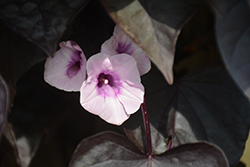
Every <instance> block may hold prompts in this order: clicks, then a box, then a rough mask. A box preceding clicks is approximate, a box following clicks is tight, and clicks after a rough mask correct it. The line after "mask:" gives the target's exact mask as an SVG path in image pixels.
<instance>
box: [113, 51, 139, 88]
mask: <svg viewBox="0 0 250 167" xmlns="http://www.w3.org/2000/svg"><path fill="white" fill-rule="evenodd" d="M110 59H111V61H112V64H113V71H114V72H115V73H116V74H117V75H118V76H119V78H120V80H121V81H126V82H130V83H133V84H135V83H136V84H137V83H140V82H141V78H140V75H139V71H138V68H137V64H136V61H135V59H134V58H133V57H131V56H129V55H127V54H118V55H114V56H111V58H110Z"/></svg>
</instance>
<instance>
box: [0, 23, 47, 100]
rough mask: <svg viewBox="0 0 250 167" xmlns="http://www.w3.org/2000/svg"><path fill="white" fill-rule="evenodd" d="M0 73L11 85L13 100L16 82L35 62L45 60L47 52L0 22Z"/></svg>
mask: <svg viewBox="0 0 250 167" xmlns="http://www.w3.org/2000/svg"><path fill="white" fill-rule="evenodd" d="M0 32H1V33H0V73H1V75H2V76H3V78H4V79H5V80H6V83H7V84H8V86H9V91H10V92H9V93H10V95H9V98H10V101H11V102H12V101H13V98H14V95H15V83H16V81H17V80H18V79H19V78H20V76H21V75H22V74H23V73H24V72H26V71H27V70H28V69H29V68H30V67H32V66H33V65H34V64H36V63H38V62H40V61H42V60H44V59H45V58H46V57H47V56H46V54H45V53H44V52H43V51H42V50H41V49H40V48H39V47H37V46H35V45H34V44H32V43H31V42H28V41H26V40H25V39H23V38H21V37H20V36H19V35H17V34H16V33H14V32H13V31H11V30H9V29H8V28H6V27H5V26H3V25H2V24H0Z"/></svg>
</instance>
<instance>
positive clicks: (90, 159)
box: [69, 132, 228, 167]
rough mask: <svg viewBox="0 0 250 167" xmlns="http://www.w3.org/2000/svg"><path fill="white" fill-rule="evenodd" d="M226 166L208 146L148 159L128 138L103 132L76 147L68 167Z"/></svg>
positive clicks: (184, 147) (183, 148)
mask: <svg viewBox="0 0 250 167" xmlns="http://www.w3.org/2000/svg"><path fill="white" fill-rule="evenodd" d="M85 166H96V167H97V166H98V167H101V166H102V167H106V166H107V167H115V166H120V167H128V166H131V167H132V166H140V167H144V166H145V167H164V166H166V167H189V166H190V167H191V166H192V167H206V166H213V167H217V166H218V167H219V166H220V167H221V166H224V167H227V166H228V162H227V160H226V157H225V155H224V153H223V152H222V151H221V150H220V149H219V148H217V147H216V146H214V145H212V144H209V143H195V144H187V145H182V146H179V147H177V148H174V149H172V150H170V151H168V152H166V153H164V154H162V155H159V156H149V157H147V156H146V155H145V154H142V153H141V152H139V150H138V149H137V148H136V147H135V146H134V145H133V144H132V143H131V142H130V141H129V140H128V139H126V138H124V137H123V136H120V135H118V134H115V133H112V132H104V133H101V134H98V135H95V136H92V137H89V138H87V139H85V140H83V141H82V142H81V143H80V144H79V145H78V147H77V149H76V151H75V153H74V155H73V157H72V159H71V163H70V165H69V167H85Z"/></svg>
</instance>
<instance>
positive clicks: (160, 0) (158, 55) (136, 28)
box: [102, 0, 200, 84]
mask: <svg viewBox="0 0 250 167" xmlns="http://www.w3.org/2000/svg"><path fill="white" fill-rule="evenodd" d="M102 2H103V4H104V6H105V7H106V9H107V10H108V12H109V14H110V16H111V17H112V18H113V20H114V21H115V22H116V23H117V24H118V25H119V26H120V27H121V28H122V29H124V31H125V32H126V33H127V34H128V35H130V36H131V37H132V39H133V40H134V41H135V42H136V43H137V44H138V45H139V46H141V47H142V48H143V49H144V50H145V51H146V52H147V54H148V57H149V58H150V59H151V60H152V61H153V62H154V63H155V64H156V66H157V67H158V68H159V69H160V70H161V72H162V73H163V75H164V76H165V78H166V80H167V81H168V83H170V84H172V83H173V74H172V66H173V62H174V54H175V45H176V40H177V37H178V35H179V33H180V30H181V28H182V26H183V24H184V23H185V22H186V21H187V20H188V19H189V18H190V17H191V16H192V15H193V13H194V12H195V10H196V8H197V6H198V5H199V4H200V1H196V0H189V1H184V0H178V1H174V0H168V1H166V0H157V1H148V0H142V1H141V2H142V5H143V6H142V5H141V3H140V2H139V1H137V0H134V1H132V0H126V1H119V0H102Z"/></svg>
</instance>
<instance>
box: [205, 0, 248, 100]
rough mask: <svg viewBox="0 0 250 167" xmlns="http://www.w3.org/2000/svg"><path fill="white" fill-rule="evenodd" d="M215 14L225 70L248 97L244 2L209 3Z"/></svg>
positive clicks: (245, 7)
mask: <svg viewBox="0 0 250 167" xmlns="http://www.w3.org/2000/svg"><path fill="white" fill-rule="evenodd" d="M210 2H211V4H212V7H214V9H215V11H217V16H216V36H217V41H218V46H219V49H220V51H221V54H222V57H223V60H224V61H225V64H226V66H227V69H228V70H229V72H230V73H231V75H232V76H233V78H234V79H235V81H236V82H237V84H238V85H239V86H240V88H241V89H242V90H243V91H244V93H245V94H246V95H247V96H248V97H250V79H249V75H250V56H249V53H250V47H249V46H250V19H249V18H250V10H249V4H248V1H247V0H228V1H215V0H214V1H210Z"/></svg>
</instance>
